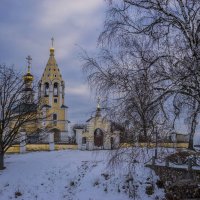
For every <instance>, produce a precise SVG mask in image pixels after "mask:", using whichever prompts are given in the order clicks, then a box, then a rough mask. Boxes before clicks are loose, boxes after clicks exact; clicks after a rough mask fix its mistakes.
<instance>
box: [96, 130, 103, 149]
mask: <svg viewBox="0 0 200 200" xmlns="http://www.w3.org/2000/svg"><path fill="white" fill-rule="evenodd" d="M94 146H97V147H102V146H103V131H102V130H101V129H100V128H97V129H96V130H95V131H94Z"/></svg>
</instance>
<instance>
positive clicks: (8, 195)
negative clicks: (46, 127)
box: [0, 150, 164, 200]
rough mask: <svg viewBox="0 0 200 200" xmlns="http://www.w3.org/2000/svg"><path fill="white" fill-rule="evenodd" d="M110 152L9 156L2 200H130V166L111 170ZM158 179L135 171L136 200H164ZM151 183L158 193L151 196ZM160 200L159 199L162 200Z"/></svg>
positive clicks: (139, 168) (1, 177)
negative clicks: (109, 162) (149, 191)
mask: <svg viewBox="0 0 200 200" xmlns="http://www.w3.org/2000/svg"><path fill="white" fill-rule="evenodd" d="M107 155H108V152H107V151H98V152H95V151H93V152H92V151H79V150H64V151H54V152H34V153H27V154H23V155H22V154H14V155H6V158H5V165H6V169H5V170H4V171H0V200H7V199H20V200H22V199H24V200H27V199H28V200H36V199H37V200H47V199H48V200H62V199H66V200H128V199H130V198H129V195H128V191H129V188H128V187H129V186H128V182H127V179H128V177H127V174H128V172H127V168H128V167H127V166H126V164H124V165H122V166H123V167H122V166H121V167H119V169H118V170H115V171H114V170H113V169H111V168H109V167H107V159H108V157H107ZM156 179H157V177H156V176H155V174H154V173H153V172H152V170H150V169H149V168H146V167H144V164H139V163H138V164H136V167H135V170H134V171H133V182H134V187H135V188H138V189H137V193H136V196H137V197H135V199H137V200H140V199H141V200H147V199H148V200H149V199H152V200H153V199H162V197H163V196H164V192H163V191H162V190H161V189H158V188H157V186H156V184H155V182H156ZM149 182H153V184H154V185H155V192H154V194H153V195H150V196H148V195H147V194H146V193H145V188H146V186H147V184H149ZM158 197H159V198H158Z"/></svg>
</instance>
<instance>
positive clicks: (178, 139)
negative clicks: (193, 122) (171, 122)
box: [170, 132, 189, 143]
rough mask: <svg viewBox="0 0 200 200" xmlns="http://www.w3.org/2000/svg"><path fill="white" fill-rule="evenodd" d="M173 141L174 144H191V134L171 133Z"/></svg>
mask: <svg viewBox="0 0 200 200" xmlns="http://www.w3.org/2000/svg"><path fill="white" fill-rule="evenodd" d="M170 138H171V141H172V142H174V143H186V142H189V134H187V135H186V134H181V133H177V132H172V133H171V136H170Z"/></svg>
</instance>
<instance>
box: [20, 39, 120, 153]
mask: <svg viewBox="0 0 200 200" xmlns="http://www.w3.org/2000/svg"><path fill="white" fill-rule="evenodd" d="M27 60H28V72H27V74H25V75H24V77H23V78H24V83H25V84H24V85H25V88H24V92H25V94H26V96H27V102H28V103H29V105H31V103H32V102H33V99H34V91H33V90H32V84H33V80H34V76H33V75H32V74H31V72H30V61H31V57H30V56H29V57H28V58H27ZM38 99H40V100H41V101H40V103H39V104H40V112H39V113H40V115H41V117H39V120H38V121H37V123H34V124H32V127H30V125H28V124H27V126H26V127H23V128H24V130H23V132H24V133H25V135H26V137H27V138H28V142H30V143H35V142H36V143H37V142H38V141H39V142H42V143H49V142H50V141H51V142H52V141H53V142H54V143H69V142H70V141H71V137H73V136H72V134H71V133H70V134H69V131H68V124H69V121H68V116H67V112H68V107H67V106H66V105H65V82H64V80H63V78H62V74H61V72H60V69H59V67H58V64H57V62H56V59H55V49H54V48H53V39H52V47H51V48H50V55H49V59H48V61H47V64H46V67H45V69H44V72H43V74H42V77H41V79H40V81H39V83H38ZM31 129H32V130H33V131H32V133H33V132H34V130H35V132H36V134H29V133H31V131H30V130H31ZM121 132H122V130H121V129H120V128H119V127H117V126H116V124H115V123H113V122H111V121H109V120H107V119H106V118H105V117H103V116H102V114H101V108H100V100H98V105H97V109H96V114H95V116H94V117H91V118H90V119H88V120H87V121H86V125H85V126H84V127H81V128H80V127H74V138H75V142H76V143H77V145H78V149H81V150H94V149H114V148H117V147H118V146H119V143H120V133H121Z"/></svg>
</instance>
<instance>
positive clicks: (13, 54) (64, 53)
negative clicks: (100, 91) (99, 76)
mask: <svg viewBox="0 0 200 200" xmlns="http://www.w3.org/2000/svg"><path fill="white" fill-rule="evenodd" d="M105 9H106V5H105V1H104V0H59V1H58V0H1V2H0V27H1V28H0V63H1V64H2V63H5V64H6V65H9V66H10V65H13V64H14V65H15V67H16V68H17V69H19V70H21V71H23V72H25V71H26V60H25V58H26V57H27V55H31V57H32V59H33V61H32V69H31V71H32V74H33V75H35V76H36V77H37V79H40V77H41V75H42V73H43V70H44V68H45V66H46V63H47V60H48V58H49V48H50V46H51V37H52V36H53V37H54V39H55V57H56V60H57V63H58V66H59V68H60V70H61V73H62V75H63V79H64V81H65V85H66V94H65V99H66V104H67V106H69V112H68V113H69V120H70V121H72V122H73V123H74V122H79V123H80V122H84V121H85V120H86V119H87V118H88V117H90V115H91V112H92V111H94V109H95V106H96V99H95V96H94V95H92V94H91V93H90V90H89V89H88V86H87V82H86V77H85V75H84V74H83V73H82V69H81V60H80V53H81V50H80V47H82V48H83V49H85V50H87V51H88V52H89V53H92V52H95V51H96V47H97V43H96V42H97V38H98V35H99V33H100V32H101V30H102V27H103V20H104V17H105ZM79 46H80V47H79Z"/></svg>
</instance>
